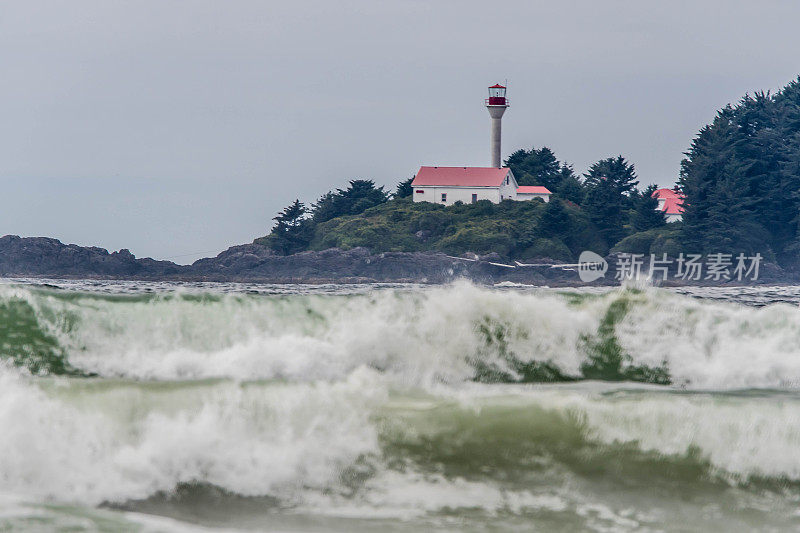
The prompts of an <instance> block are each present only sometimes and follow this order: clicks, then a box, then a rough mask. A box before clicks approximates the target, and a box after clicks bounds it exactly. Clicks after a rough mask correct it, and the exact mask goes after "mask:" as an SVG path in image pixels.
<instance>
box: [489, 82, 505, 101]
mask: <svg viewBox="0 0 800 533" xmlns="http://www.w3.org/2000/svg"><path fill="white" fill-rule="evenodd" d="M486 105H501V106H505V107H508V106H509V101H508V99H507V98H506V87H505V86H504V85H500V84H499V83H496V84H494V85H492V86H491V87H489V98H487V99H486Z"/></svg>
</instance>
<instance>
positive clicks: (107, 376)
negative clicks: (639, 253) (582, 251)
mask: <svg viewBox="0 0 800 533" xmlns="http://www.w3.org/2000/svg"><path fill="white" fill-rule="evenodd" d="M799 303H800V287H759V288H685V289H659V288H653V287H647V286H643V285H642V286H629V287H626V288H618V289H547V288H532V287H524V286H517V285H509V284H503V285H501V286H495V287H481V286H475V285H472V284H469V283H466V282H463V283H455V284H453V285H448V286H437V287H426V286H415V285H320V286H300V285H247V284H212V283H207V284H198V283H144V282H109V281H65V280H24V279H23V280H9V279H6V280H2V281H0V531H42V532H45V531H46V532H50V531H65V532H66V531H69V532H79V531H113V532H117V531H122V532H139V531H142V532H151V531H163V532H173V531H178V532H184V531H218V530H224V531H280V532H294V531H311V532H328V531H341V532H382V533H383V532H421V531H475V532H478V531H548V532H550V531H599V532H611V531H733V532H735V531H787V530H789V531H792V530H800V308H799V307H798V304H799Z"/></svg>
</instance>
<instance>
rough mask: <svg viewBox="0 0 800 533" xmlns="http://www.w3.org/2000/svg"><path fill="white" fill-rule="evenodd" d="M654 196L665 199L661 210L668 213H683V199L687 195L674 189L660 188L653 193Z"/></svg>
mask: <svg viewBox="0 0 800 533" xmlns="http://www.w3.org/2000/svg"><path fill="white" fill-rule="evenodd" d="M653 198H658V199H659V200H662V199H663V200H664V205H663V206H662V208H661V210H662V211H664V213H666V214H668V215H680V214H683V200H684V199H685V198H686V195H685V194H683V193H682V192H680V191H675V190H673V189H658V190H657V191H655V192H654V193H653Z"/></svg>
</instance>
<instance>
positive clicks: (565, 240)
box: [256, 198, 608, 260]
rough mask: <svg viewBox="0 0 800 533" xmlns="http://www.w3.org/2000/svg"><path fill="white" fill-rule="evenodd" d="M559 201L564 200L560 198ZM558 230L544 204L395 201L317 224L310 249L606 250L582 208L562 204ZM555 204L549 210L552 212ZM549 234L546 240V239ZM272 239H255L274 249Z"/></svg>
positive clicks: (541, 253)
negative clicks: (549, 221)
mask: <svg viewBox="0 0 800 533" xmlns="http://www.w3.org/2000/svg"><path fill="white" fill-rule="evenodd" d="M556 201H557V202H561V201H560V200H556ZM560 205H561V206H563V212H565V216H564V215H563V213H559V215H560V216H562V218H563V219H561V220H559V226H562V227H559V228H555V229H554V228H548V227H546V226H547V225H548V216H547V215H546V211H547V208H548V206H547V204H545V203H544V202H542V201H540V200H533V201H529V202H513V201H506V202H502V203H500V204H493V203H491V202H489V201H486V200H484V201H480V202H477V203H475V204H456V205H452V206H443V205H438V204H433V203H428V202H420V203H416V204H415V203H413V202H412V201H411V199H410V198H396V199H393V200H390V201H388V202H385V203H382V204H380V205H377V206H375V207H371V208H369V209H367V210H365V211H364V212H362V213H359V214H357V215H349V216H340V217H336V218H333V219H331V220H328V221H325V222H322V223H319V224H315V225H314V227H313V231H312V234H311V235H310V241H309V244H308V249H311V250H324V249H327V248H332V247H337V248H343V249H348V248H354V247H357V246H363V247H367V248H369V249H370V250H372V251H373V252H386V251H428V250H435V251H442V252H445V253H448V254H454V255H459V254H463V253H465V252H474V253H478V254H485V253H490V252H497V253H498V254H500V255H501V256H504V257H513V258H515V259H532V258H537V257H549V258H553V259H563V260H571V259H574V258H575V257H577V255H578V254H580V252H581V251H582V250H586V249H592V250H597V251H599V252H604V251H606V250H608V245H607V244H606V243H605V241H603V240H602V238H601V237H600V235H599V233H598V232H597V231H596V229H595V228H594V226H593V225H592V223H591V222H590V221H589V219H588V217H587V216H586V214H585V213H583V212H582V211H581V209H580V208H578V207H577V206H575V205H574V204H570V203H569V202H563V203H561V204H560ZM555 207H556V206H551V209H554V208H555ZM544 235H547V237H544ZM270 239H271V236H267V237H262V238H261V239H257V240H256V242H257V243H260V244H264V245H267V246H269V245H270Z"/></svg>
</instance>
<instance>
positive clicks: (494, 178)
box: [411, 167, 510, 187]
mask: <svg viewBox="0 0 800 533" xmlns="http://www.w3.org/2000/svg"><path fill="white" fill-rule="evenodd" d="M509 172H510V170H509V169H507V168H494V167H420V168H419V172H417V175H416V176H415V177H414V181H412V182H411V186H412V187H424V186H426V185H438V186H444V187H499V186H500V185H502V184H503V180H504V179H506V176H507V175H508V173H509Z"/></svg>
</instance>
